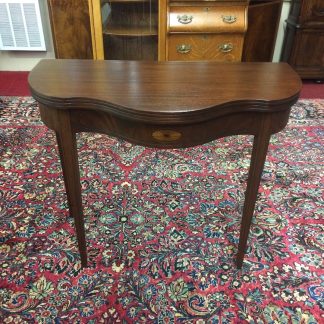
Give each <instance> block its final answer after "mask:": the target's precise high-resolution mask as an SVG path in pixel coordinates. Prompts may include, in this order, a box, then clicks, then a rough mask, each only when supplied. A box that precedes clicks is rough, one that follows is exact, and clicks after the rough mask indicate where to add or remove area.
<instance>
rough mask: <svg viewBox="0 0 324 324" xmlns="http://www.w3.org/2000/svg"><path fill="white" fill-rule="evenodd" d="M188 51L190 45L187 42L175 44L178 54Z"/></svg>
mask: <svg viewBox="0 0 324 324" xmlns="http://www.w3.org/2000/svg"><path fill="white" fill-rule="evenodd" d="M190 51H191V45H188V44H180V45H177V52H178V53H180V54H187V53H189V52H190Z"/></svg>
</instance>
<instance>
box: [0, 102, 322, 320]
mask: <svg viewBox="0 0 324 324" xmlns="http://www.w3.org/2000/svg"><path fill="white" fill-rule="evenodd" d="M323 113H324V100H302V101H299V102H298V103H297V104H296V105H295V106H294V107H293V111H292V115H291V118H290V122H289V126H288V127H287V128H286V129H285V130H284V131H282V132H281V133H279V134H276V135H275V136H273V138H272V141H271V145H270V149H269V153H268V159H267V162H266V166H265V170H264V173H263V178H262V188H261V189H260V192H259V199H258V203H257V206H256V210H257V215H256V217H255V219H254V221H253V225H252V228H251V232H250V237H249V243H248V250H247V254H246V257H245V262H244V266H243V269H242V270H237V269H236V267H235V265H234V259H235V255H236V251H237V244H238V237H239V225H240V221H241V213H242V206H243V201H244V195H243V192H244V190H245V182H246V179H247V172H248V164H249V160H250V155H251V143H252V137H251V136H232V137H228V138H225V139H221V140H217V141H214V142H211V143H209V144H206V145H202V146H198V147H195V148H190V149H178V150H156V149H148V148H144V147H140V146H134V145H131V144H129V143H126V142H124V141H119V140H116V139H113V138H109V137H108V136H104V135H98V134H80V135H79V136H78V147H79V159H80V161H79V162H80V165H81V177H82V188H83V203H84V214H85V222H86V232H87V242H88V253H89V258H90V267H89V268H86V269H84V270H81V269H80V262H79V254H78V250H77V243H76V239H75V232H74V225H73V220H72V219H71V218H70V217H69V215H68V211H67V200H66V196H65V189H64V184H63V178H62V174H61V167H60V163H59V160H58V152H57V147H56V144H55V136H54V133H53V132H52V131H50V130H48V129H47V128H46V127H45V126H44V125H43V124H42V122H41V121H40V117H39V114H38V108H37V105H36V104H35V102H34V100H33V99H31V98H30V97H24V98H22V97H1V106H0V143H1V144H0V154H1V160H0V202H1V205H0V269H1V271H0V322H1V323H21V322H22V323H26V322H31V323H323V322H324V280H323V279H324V272H323V253H324V222H323V215H324V205H323V187H321V186H320V183H322V185H323V181H324V166H323V164H324V159H323V156H324V146H323V144H324V143H323V135H324V124H323V119H321V118H323Z"/></svg>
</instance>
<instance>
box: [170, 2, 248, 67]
mask: <svg viewBox="0 0 324 324" xmlns="http://www.w3.org/2000/svg"><path fill="white" fill-rule="evenodd" d="M247 3H248V1H228V0H220V1H194V2H188V1H182V2H181V1H180V2H174V1H169V3H168V8H167V15H168V25H167V35H166V59H167V60H172V61H196V60H208V61H220V62H224V61H226V62H234V61H240V60H241V57H242V50H243V43H244V34H245V31H246V28H247V19H246V17H247Z"/></svg>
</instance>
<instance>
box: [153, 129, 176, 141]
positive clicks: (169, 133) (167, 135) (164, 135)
mask: <svg viewBox="0 0 324 324" xmlns="http://www.w3.org/2000/svg"><path fill="white" fill-rule="evenodd" d="M181 136H182V134H181V133H180V132H177V131H174V130H168V129H162V130H157V131H154V132H153V133H152V137H153V138H154V139H156V140H157V141H162V142H173V141H176V140H178V139H179V138H181Z"/></svg>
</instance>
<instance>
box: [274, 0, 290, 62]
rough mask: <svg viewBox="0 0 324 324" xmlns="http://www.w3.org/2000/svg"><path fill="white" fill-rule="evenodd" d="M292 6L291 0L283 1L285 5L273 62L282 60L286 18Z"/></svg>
mask: <svg viewBox="0 0 324 324" xmlns="http://www.w3.org/2000/svg"><path fill="white" fill-rule="evenodd" d="M290 6H291V0H285V1H284V3H283V6H282V12H281V18H280V22H279V27H278V35H277V40H276V46H275V50H274V53H273V59H272V60H273V62H279V61H280V55H281V49H282V44H283V41H284V36H285V28H286V23H285V20H286V19H287V18H288V15H289V10H290Z"/></svg>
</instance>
